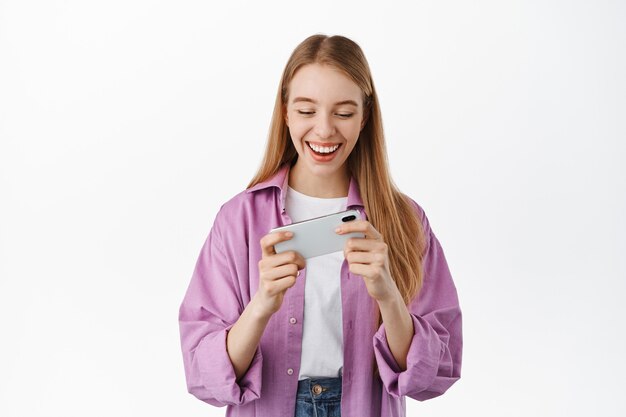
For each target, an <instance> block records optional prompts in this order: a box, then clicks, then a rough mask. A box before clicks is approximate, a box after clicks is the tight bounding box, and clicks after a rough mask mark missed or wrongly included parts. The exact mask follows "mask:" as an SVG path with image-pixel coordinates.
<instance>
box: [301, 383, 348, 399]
mask: <svg viewBox="0 0 626 417" xmlns="http://www.w3.org/2000/svg"><path fill="white" fill-rule="evenodd" d="M298 398H300V399H306V398H308V399H312V400H314V401H315V402H319V401H337V400H341V377H337V378H307V379H303V380H301V381H298Z"/></svg>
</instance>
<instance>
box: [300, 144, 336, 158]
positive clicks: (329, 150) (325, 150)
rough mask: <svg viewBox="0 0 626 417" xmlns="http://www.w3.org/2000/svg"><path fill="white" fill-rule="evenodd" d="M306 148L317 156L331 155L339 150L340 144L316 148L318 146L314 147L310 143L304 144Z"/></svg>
mask: <svg viewBox="0 0 626 417" xmlns="http://www.w3.org/2000/svg"><path fill="white" fill-rule="evenodd" d="M306 144H307V146H308V147H309V148H310V149H311V150H312V151H313V152H315V153H316V154H317V155H321V156H324V155H331V154H333V153H335V152H337V150H338V149H339V148H341V143H335V144H333V145H332V146H331V145H327V146H318V145H314V144H312V143H310V142H306Z"/></svg>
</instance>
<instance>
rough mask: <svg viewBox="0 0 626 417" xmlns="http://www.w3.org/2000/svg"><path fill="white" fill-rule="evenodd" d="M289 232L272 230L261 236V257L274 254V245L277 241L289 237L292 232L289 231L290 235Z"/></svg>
mask: <svg viewBox="0 0 626 417" xmlns="http://www.w3.org/2000/svg"><path fill="white" fill-rule="evenodd" d="M290 233H291V232H274V233H268V234H267V235H265V236H263V237H262V238H261V241H260V242H259V243H260V244H261V252H262V254H263V257H266V256H271V255H274V254H276V251H275V250H274V245H275V244H277V243H279V242H282V241H285V240H289V239H291V237H292V236H293V233H291V236H290V235H289V234H290Z"/></svg>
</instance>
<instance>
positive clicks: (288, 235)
mask: <svg viewBox="0 0 626 417" xmlns="http://www.w3.org/2000/svg"><path fill="white" fill-rule="evenodd" d="M285 236H287V237H291V236H293V233H292V232H285Z"/></svg>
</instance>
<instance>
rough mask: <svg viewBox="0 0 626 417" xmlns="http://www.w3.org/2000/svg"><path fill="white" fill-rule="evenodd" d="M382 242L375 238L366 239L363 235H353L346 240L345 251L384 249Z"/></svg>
mask: <svg viewBox="0 0 626 417" xmlns="http://www.w3.org/2000/svg"><path fill="white" fill-rule="evenodd" d="M382 250H383V247H382V246H381V242H380V241H378V240H374V239H364V238H362V237H352V238H350V239H348V240H347V241H346V244H345V246H344V251H346V252H350V251H368V252H372V251H382Z"/></svg>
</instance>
